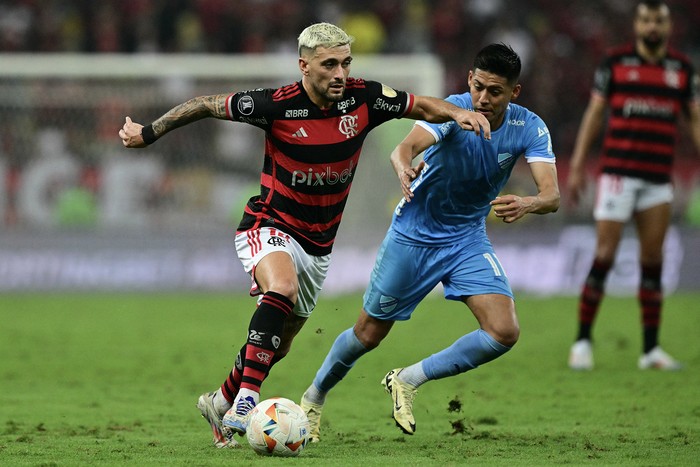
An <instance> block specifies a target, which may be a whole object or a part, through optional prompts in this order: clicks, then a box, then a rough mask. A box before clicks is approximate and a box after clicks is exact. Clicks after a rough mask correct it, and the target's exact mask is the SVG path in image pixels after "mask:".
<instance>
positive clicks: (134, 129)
mask: <svg viewBox="0 0 700 467" xmlns="http://www.w3.org/2000/svg"><path fill="white" fill-rule="evenodd" d="M142 128H143V125H141V124H140V123H136V122H132V121H131V118H129V117H126V122H125V123H124V126H123V127H122V129H121V130H119V137H120V138H121V139H122V144H123V145H124V146H126V147H127V148H145V147H146V146H147V144H146V143H145V142H144V141H143V136H141V129H142Z"/></svg>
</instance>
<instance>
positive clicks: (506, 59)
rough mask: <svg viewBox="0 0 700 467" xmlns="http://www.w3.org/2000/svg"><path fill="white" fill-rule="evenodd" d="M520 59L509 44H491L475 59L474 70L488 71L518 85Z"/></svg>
mask: <svg viewBox="0 0 700 467" xmlns="http://www.w3.org/2000/svg"><path fill="white" fill-rule="evenodd" d="M521 67H522V65H521V63H520V57H519V56H518V54H517V53H515V51H514V50H513V48H512V47H511V46H509V45H507V44H504V43H500V44H489V45H487V46H486V47H484V48H483V49H481V50H480V51H479V53H477V54H476V57H474V69H475V70H476V69H477V68H478V69H480V70H483V71H488V72H489V73H493V74H495V75H498V76H502V77H504V78H505V79H506V80H508V82H509V83H510V84H516V83H517V82H518V78H519V77H520V68H521Z"/></svg>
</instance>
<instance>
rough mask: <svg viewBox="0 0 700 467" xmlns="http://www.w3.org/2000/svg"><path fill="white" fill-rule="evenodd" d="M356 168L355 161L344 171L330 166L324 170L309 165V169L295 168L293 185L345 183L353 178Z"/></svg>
mask: <svg viewBox="0 0 700 467" xmlns="http://www.w3.org/2000/svg"><path fill="white" fill-rule="evenodd" d="M353 168H354V164H353V161H350V165H349V166H348V168H347V169H345V170H343V171H342V172H335V171H332V170H331V168H330V167H329V166H326V168H325V170H324V171H322V172H319V171H316V170H314V169H313V168H312V167H309V168H308V170H295V171H294V172H292V186H297V185H306V186H323V185H335V184H336V183H345V182H347V181H348V180H349V179H351V178H352V169H353Z"/></svg>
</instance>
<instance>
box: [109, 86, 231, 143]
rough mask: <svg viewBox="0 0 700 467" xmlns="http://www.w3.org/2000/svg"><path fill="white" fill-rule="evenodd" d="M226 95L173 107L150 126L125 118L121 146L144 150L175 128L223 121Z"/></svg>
mask: <svg viewBox="0 0 700 467" xmlns="http://www.w3.org/2000/svg"><path fill="white" fill-rule="evenodd" d="M227 97H228V94H217V95H214V96H202V97H195V98H194V99H190V100H188V101H187V102H185V103H183V104H180V105H178V106H176V107H173V108H172V109H170V110H169V111H167V112H166V113H165V114H164V115H163V116H162V117H159V118H158V119H156V120H155V121H154V122H153V123H151V124H150V125H146V126H143V125H141V124H140V123H136V122H133V121H131V118H129V117H126V123H124V126H123V127H122V129H121V130H119V137H120V138H121V139H122V144H123V145H124V146H126V147H127V148H145V147H146V146H148V145H149V144H151V143H153V142H155V140H157V139H158V138H160V137H161V136H163V135H164V134H166V133H168V132H169V131H171V130H174V129H175V128H179V127H181V126H185V125H187V124H188V123H192V122H196V121H197V120H201V119H203V118H209V117H212V118H218V119H225V118H227V117H226V98H227Z"/></svg>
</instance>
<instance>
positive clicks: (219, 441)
mask: <svg viewBox="0 0 700 467" xmlns="http://www.w3.org/2000/svg"><path fill="white" fill-rule="evenodd" d="M214 394H216V392H205V393H204V394H202V395H201V396H199V400H197V408H198V409H199V411H200V412H201V413H202V417H204V419H205V420H206V421H207V422H209V425H211V432H212V435H213V443H214V446H216V447H217V448H237V447H239V446H240V444H238V442H237V441H236V440H235V439H233V433H231V432H224V430H223V429H222V428H221V415H219V412H218V411H217V410H216V408H215V407H214Z"/></svg>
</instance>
